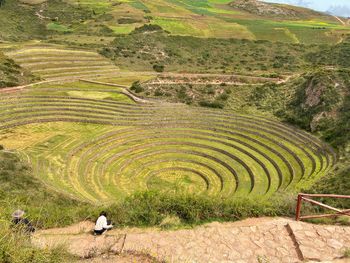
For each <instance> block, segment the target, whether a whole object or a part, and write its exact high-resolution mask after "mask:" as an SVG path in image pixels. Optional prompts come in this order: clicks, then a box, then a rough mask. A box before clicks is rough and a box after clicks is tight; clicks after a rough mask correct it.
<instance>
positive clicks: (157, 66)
mask: <svg viewBox="0 0 350 263" xmlns="http://www.w3.org/2000/svg"><path fill="white" fill-rule="evenodd" d="M164 69H165V67H164V65H160V64H155V65H153V70H154V71H155V72H164Z"/></svg>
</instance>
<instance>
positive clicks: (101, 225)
mask: <svg viewBox="0 0 350 263" xmlns="http://www.w3.org/2000/svg"><path fill="white" fill-rule="evenodd" d="M112 228H113V225H112V223H111V222H110V221H108V220H107V213H106V212H101V213H100V216H99V218H98V219H97V221H96V224H95V229H94V234H95V235H102V234H103V233H104V232H105V231H107V230H110V229H112Z"/></svg>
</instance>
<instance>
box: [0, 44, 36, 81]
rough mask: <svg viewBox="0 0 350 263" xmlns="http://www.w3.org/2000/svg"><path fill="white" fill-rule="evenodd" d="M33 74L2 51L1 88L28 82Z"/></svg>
mask: <svg viewBox="0 0 350 263" xmlns="http://www.w3.org/2000/svg"><path fill="white" fill-rule="evenodd" d="M30 79H31V76H30V75H29V74H28V72H26V71H25V70H24V69H22V68H21V67H20V66H19V65H18V64H16V63H15V62H14V61H13V60H12V59H9V58H8V57H6V56H5V55H4V54H3V53H2V52H1V51H0V88H4V87H12V86H18V85H20V84H25V83H28V82H29V81H30Z"/></svg>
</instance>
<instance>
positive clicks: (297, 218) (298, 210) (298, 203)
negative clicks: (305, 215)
mask: <svg viewBox="0 0 350 263" xmlns="http://www.w3.org/2000/svg"><path fill="white" fill-rule="evenodd" d="M302 202H303V195H302V194H298V202H297V209H296V213H295V220H296V221H299V220H300V214H301V204H302Z"/></svg>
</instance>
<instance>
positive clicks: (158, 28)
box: [132, 24, 163, 34]
mask: <svg viewBox="0 0 350 263" xmlns="http://www.w3.org/2000/svg"><path fill="white" fill-rule="evenodd" d="M156 31H163V28H162V27H161V26H159V25H152V24H145V25H143V26H141V27H137V28H135V29H134V31H133V32H132V33H133V34H137V33H145V32H156Z"/></svg>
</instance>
